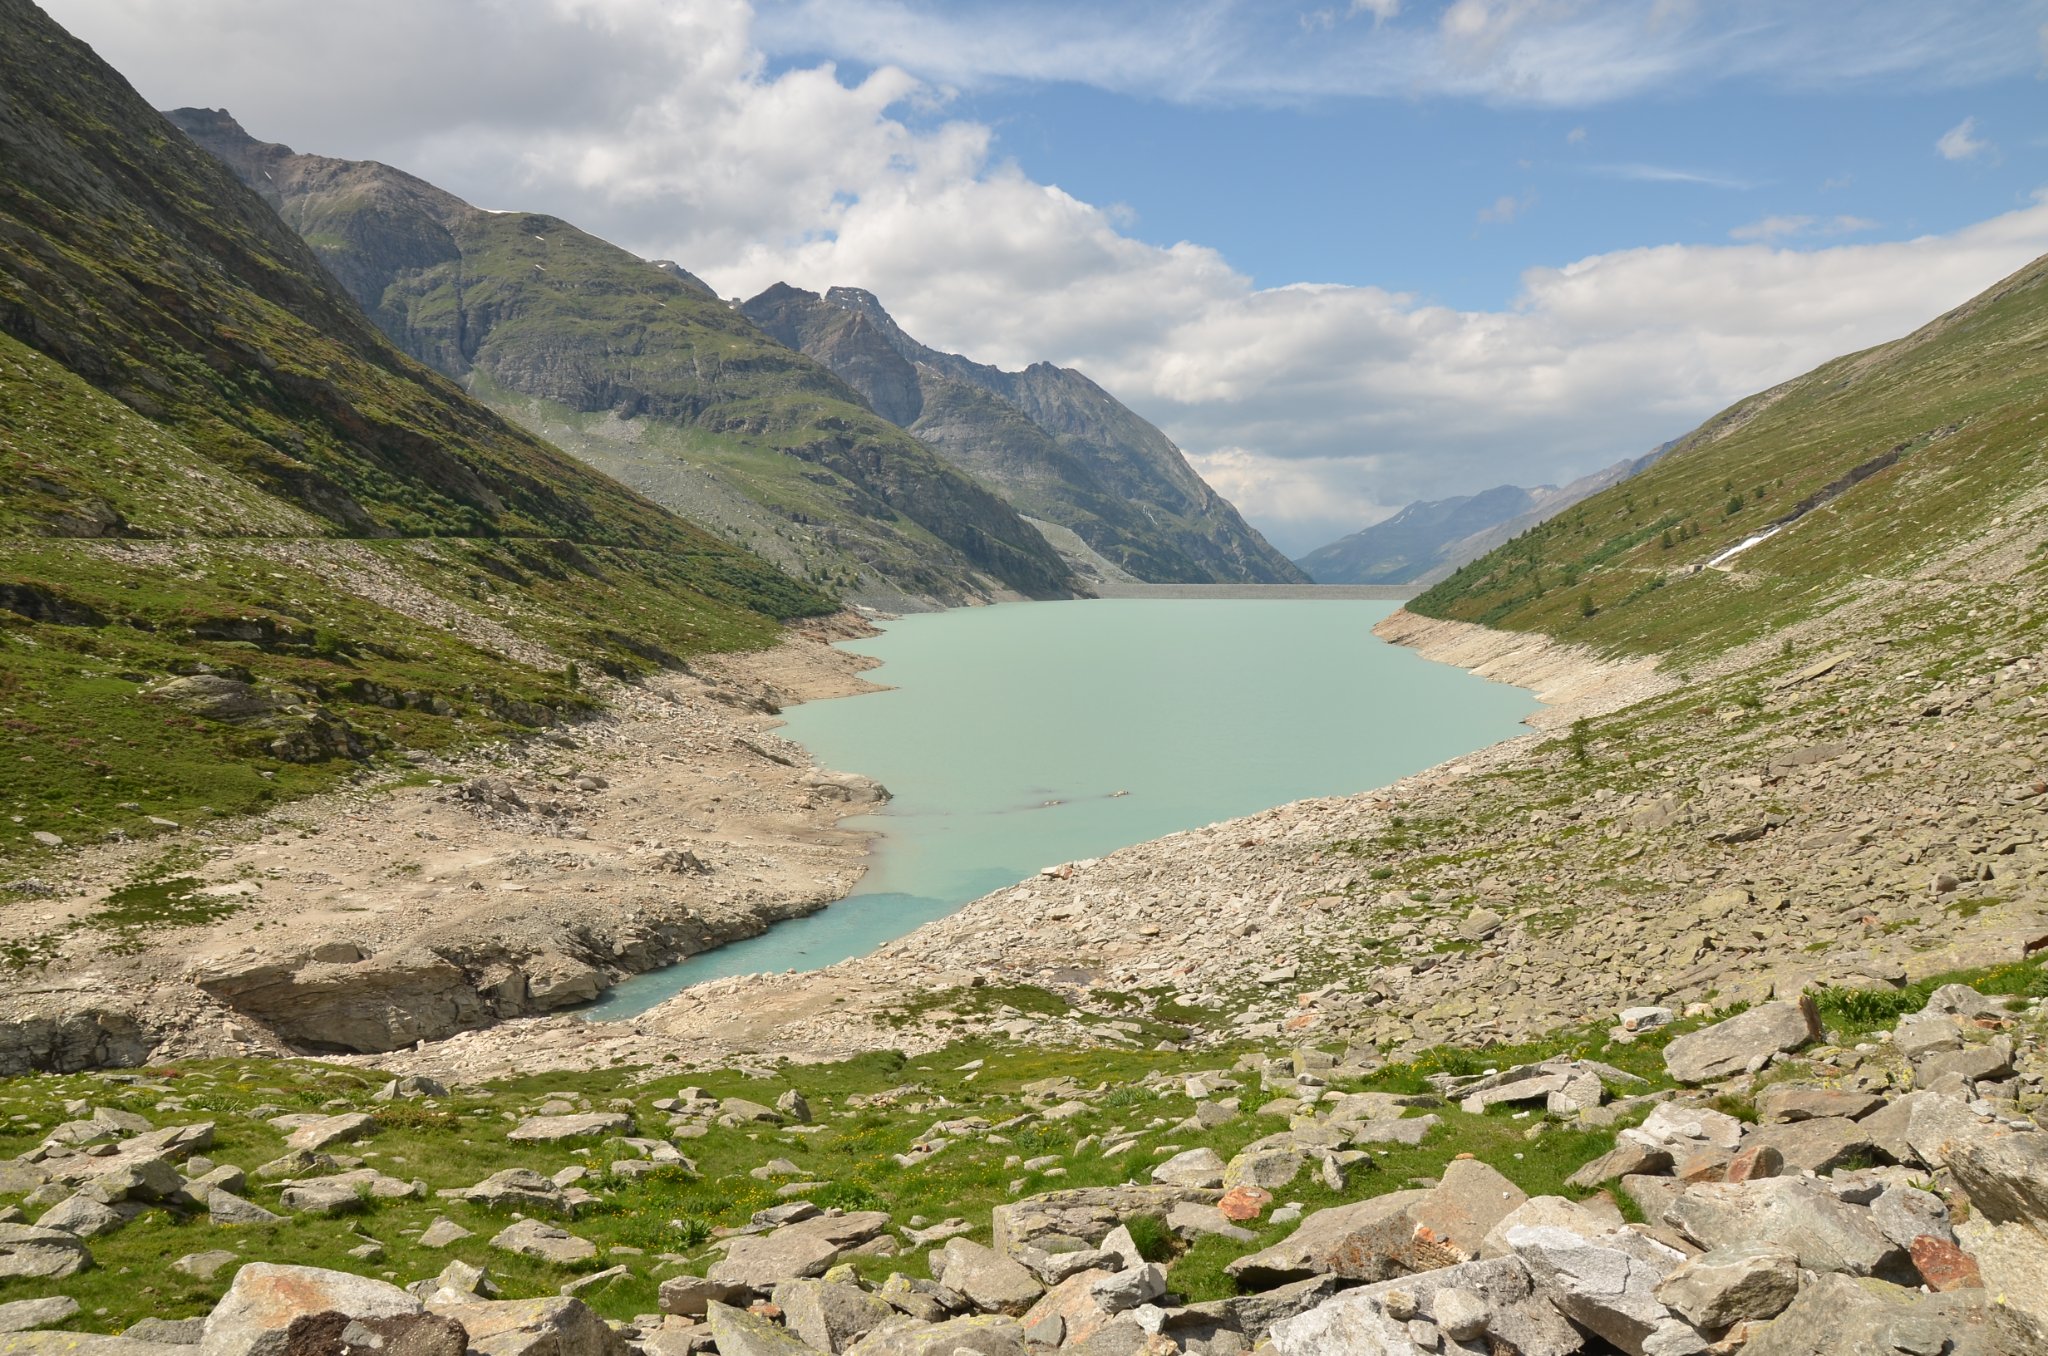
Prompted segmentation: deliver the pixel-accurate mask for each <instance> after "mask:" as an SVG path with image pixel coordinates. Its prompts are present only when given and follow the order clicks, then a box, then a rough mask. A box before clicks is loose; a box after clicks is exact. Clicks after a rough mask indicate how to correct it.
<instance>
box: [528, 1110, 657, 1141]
mask: <svg viewBox="0 0 2048 1356" xmlns="http://www.w3.org/2000/svg"><path fill="white" fill-rule="evenodd" d="M632 1130H633V1118H632V1117H631V1116H628V1115H627V1114H626V1113H625V1112H623V1111H585V1112H580V1113H577V1114H574V1115H569V1116H535V1117H532V1118H531V1119H529V1120H524V1121H521V1122H520V1123H519V1124H518V1125H517V1126H515V1127H514V1128H513V1130H512V1133H511V1134H509V1135H507V1136H505V1138H506V1139H509V1140H513V1141H515V1142H517V1143H521V1144H528V1143H534V1144H553V1143H555V1142H556V1141H558V1140H565V1139H584V1138H588V1137H591V1136H596V1135H625V1134H631V1133H632Z"/></svg>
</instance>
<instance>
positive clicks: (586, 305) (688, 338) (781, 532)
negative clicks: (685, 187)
mask: <svg viewBox="0 0 2048 1356" xmlns="http://www.w3.org/2000/svg"><path fill="white" fill-rule="evenodd" d="M167 116H168V117H169V118H170V119H171V120H172V121H173V122H174V123H176V124H177V125H178V126H179V127H180V128H181V129H182V130H184V132H185V133H186V134H187V135H188V136H190V137H191V138H192V139H193V140H194V141H195V142H197V143H198V144H199V145H201V146H203V147H205V148H206V149H207V150H209V151H211V152H212V153H213V154H215V155H216V156H218V157H220V158H221V159H222V160H223V161H224V162H225V163H227V164H228V165H229V166H230V167H231V168H232V169H234V171H235V172H236V173H237V174H238V175H240V176H241V178H242V180H243V181H244V182H245V183H246V184H248V185H249V186H250V187H252V188H253V189H255V190H256V191H257V192H258V193H260V194H262V195H263V196H264V197H265V198H266V200H268V201H269V202H270V203H271V204H272V205H273V206H274V207H275V208H276V209H277V211H278V212H279V214H280V215H281V216H282V217H283V218H284V219H285V221H286V222H287V223H289V224H290V225H292V226H293V227H294V228H295V229H297V230H298V231H299V232H300V233H301V234H302V235H303V236H304V237H305V239H306V241H307V243H308V244H309V245H310V246H311V247H312V248H313V250H314V252H315V254H316V255H318V256H319V257H320V259H321V260H322V262H323V263H325V264H326V265H327V267H328V268H329V270H330V271H332V272H333V273H334V275H335V276H336V277H337V278H339V279H340V280H341V281H342V283H343V285H344V286H345V287H347V288H348V289H349V291H350V293H351V294H352V295H353V296H354V297H355V298H356V300H357V302H358V303H359V304H361V306H362V307H363V309H364V311H365V312H366V313H367V314H369V315H370V316H371V317H372V318H373V319H374V320H375V321H376V323H377V324H378V325H379V326H380V327H381V328H382V329H383V330H384V331H385V333H386V334H387V335H389V336H390V337H391V338H392V340H393V341H394V342H396V343H397V344H399V345H400V347H402V348H404V349H405V350H406V351H407V352H409V353H411V354H412V355H413V356H415V357H417V358H419V359H420V360H421V361H423V362H426V363H428V364H430V365H431V366H433V367H435V368H437V369H438V370H440V371H441V372H443V373H445V374H446V375H448V376H450V377H452V378H454V379H456V380H458V381H461V382H462V383H464V385H465V386H467V388H468V389H469V390H470V391H471V393H472V394H473V395H475V396H477V397H478V398H479V399H481V400H483V401H484V402H485V403H487V404H489V405H491V406H492V407H493V408H496V409H498V410H499V411H500V412H502V413H504V414H506V415H507V416H508V417H510V418H512V419H514V420H515V421H518V422H520V423H522V424H524V425H526V426H527V427H528V428H530V429H532V430H534V431H536V432H538V433H540V434H542V435H543V436H545V437H547V438H549V439H550V440H551V441H553V442H555V443H557V444H558V445H560V446H562V447H564V448H565V449H567V450H569V451H571V452H573V453H574V454H576V455H577V456H579V457H582V458H583V459H584V460H586V461H588V462H590V463H591V464H592V465H594V466H597V467H599V468H600V469H602V470H604V471H606V472H608V473H610V474H612V475H615V476H617V477H618V478H619V479H621V480H623V481H625V482H626V483H628V484H630V485H633V486H635V487H636V488H638V489H640V490H642V491H643V492H645V493H647V494H648V495H650V496H651V497H653V498H654V499H656V500H657V501H659V502H662V503H664V504H666V505H668V506H669V507H671V508H673V509H675V510H676V511H678V512H680V513H682V514H684V515H685V516H687V517H689V518H691V519H693V520H695V521H698V522H701V523H703V524H705V525H706V526H708V527H710V528H712V529H713V530H714V531H717V532H719V533H720V534H721V535H723V536H725V537H727V538H728V539H729V540H733V541H735V542H738V543H740V544H744V545H746V546H748V547H749V548H750V549H753V550H756V551H758V552H759V553H761V554H762V555H763V556H765V557H766V558H768V559H770V560H772V561H774V562H775V563H777V564H779V565H781V566H782V567H783V568H785V569H787V570H789V571H790V572H792V573H794V574H796V575H798V576H800V577H804V578H807V579H809V580H811V581H812V582H815V583H818V584H821V585H825V586H829V587H833V588H836V589H838V590H839V591H840V592H842V593H843V594H845V595H847V596H849V597H853V598H860V599H865V600H867V601H873V602H879V603H883V604H886V605H895V606H917V605H929V604H931V603H934V602H936V603H956V602H961V601H966V600H969V599H971V598H974V597H978V596H988V595H989V594H990V593H991V592H993V591H997V590H1008V591H1011V592H1015V593H1021V594H1025V595H1027V596H1048V595H1051V594H1057V593H1062V592H1066V591H1069V590H1070V589H1071V588H1073V587H1075V586H1076V581H1075V580H1074V579H1072V578H1070V570H1072V569H1073V568H1074V567H1073V566H1072V565H1070V563H1069V562H1068V561H1066V560H1063V559H1062V557H1061V556H1060V554H1059V553H1058V552H1057V551H1056V550H1055V549H1054V547H1053V546H1052V545H1051V544H1050V543H1049V542H1048V540H1047V539H1046V537H1045V535H1044V534H1043V533H1042V532H1041V531H1039V530H1038V529H1036V528H1034V527H1033V526H1032V525H1031V524H1029V523H1026V522H1025V521H1023V519H1022V518H1021V517H1020V516H1019V512H1020V510H1021V512H1023V513H1025V514H1030V515H1032V516H1033V517H1035V518H1038V519H1040V520H1042V521H1049V522H1051V523H1053V524H1055V525H1056V526H1058V527H1066V528H1071V529H1073V530H1075V531H1077V532H1079V534H1080V536H1081V538H1082V539H1083V540H1084V542H1087V543H1088V544H1089V545H1091V546H1092V545H1093V544H1094V542H1095V541H1096V540H1103V541H1104V542H1105V543H1106V544H1108V545H1110V546H1111V547H1112V553H1111V555H1112V559H1113V560H1114V561H1115V562H1116V563H1117V564H1118V565H1123V564H1124V563H1125V562H1126V561H1128V562H1130V564H1131V565H1132V566H1135V568H1134V569H1132V573H1133V574H1135V575H1137V576H1138V577H1141V578H1147V579H1159V580H1166V581H1178V580H1187V579H1195V580H1206V579H1212V578H1217V579H1234V578H1241V577H1246V575H1245V573H1244V571H1245V568H1246V567H1247V566H1248V567H1249V568H1251V569H1252V570H1254V571H1263V572H1265V573H1270V574H1272V575H1273V576H1274V577H1279V578H1289V579H1292V578H1296V577H1297V576H1296V575H1295V574H1294V572H1293V569H1292V567H1291V566H1290V565H1289V564H1288V562H1287V561H1286V560H1285V559H1284V558H1281V557H1280V556H1278V554H1277V553H1275V552H1273V551H1271V549H1270V548H1269V547H1266V545H1265V543H1264V541H1263V539H1260V538H1258V536H1257V534H1256V533H1253V532H1252V531H1251V530H1250V529H1249V528H1247V527H1246V526H1245V525H1244V524H1243V522H1242V520H1240V519H1239V518H1238V517H1237V515H1236V512H1235V510H1234V509H1232V508H1231V507H1230V506H1229V505H1228V504H1227V503H1225V502H1224V501H1223V500H1221V499H1220V498H1219V497H1217V496H1216V495H1215V494H1214V492H1213V491H1210V490H1209V489H1208V487H1207V486H1206V485H1204V484H1202V482H1201V481H1200V479H1199V478H1198V477H1195V476H1194V475H1193V473H1192V471H1189V470H1188V469H1187V468H1186V466H1185V463H1184V462H1183V461H1182V460H1181V458H1180V456H1179V453H1178V452H1177V451H1176V450H1173V449H1172V445H1171V444H1170V443H1167V442H1166V440H1165V438H1164V435H1161V434H1160V433H1159V432H1158V431H1157V430H1156V429H1153V428H1151V426H1150V425H1147V424H1144V422H1143V421H1142V420H1139V419H1137V417H1136V416H1135V415H1132V414H1130V412H1129V411H1128V410H1125V409H1124V408H1123V407H1122V406H1121V405H1117V404H1116V403H1115V402H1114V401H1113V400H1111V399H1109V397H1108V396H1107V395H1106V394H1105V393H1101V392H1100V391H1099V389H1097V388H1094V387H1093V385H1092V383H1087V385H1088V388H1089V389H1090V390H1091V391H1093V392H1094V393H1095V396H1096V397H1097V399H1096V401H1095V402H1094V403H1095V404H1096V405H1098V406H1101V407H1102V409H1103V411H1104V415H1103V417H1100V418H1098V419H1097V420H1096V421H1095V422H1096V423H1097V424H1101V425H1103V426H1104V427H1105V428H1109V429H1111V430H1113V431H1112V432H1111V433H1110V434H1109V436H1112V437H1115V438H1117V439H1119V440H1120V441H1118V442H1117V443H1116V444H1115V446H1116V447H1117V448H1119V449H1121V448H1123V447H1125V446H1129V447H1132V448H1136V449H1138V455H1140V456H1149V457H1151V458H1153V459H1154V460H1161V459H1162V453H1161V449H1164V451H1165V454H1166V455H1167V456H1170V459H1171V461H1172V462H1173V463H1175V464H1176V465H1177V466H1178V471H1179V474H1178V476H1175V475H1173V474H1171V468H1168V471H1167V473H1166V474H1154V475H1152V476H1151V477H1150V479H1149V481H1148V482H1147V483H1145V484H1143V485H1139V484H1137V483H1135V482H1133V481H1131V480H1130V479H1129V478H1128V477H1126V478H1124V479H1123V480H1121V481H1120V482H1119V484H1121V485H1122V487H1123V488H1124V489H1125V490H1126V491H1128V492H1131V493H1135V494H1136V495H1137V502H1136V503H1129V502H1118V503H1115V504H1104V503H1102V496H1101V493H1100V491H1099V489H1098V482H1099V481H1100V480H1101V479H1102V478H1101V477H1100V476H1099V475H1095V474H1093V473H1092V472H1091V468H1090V467H1089V466H1088V465H1087V464H1086V462H1085V460H1083V459H1081V458H1077V457H1076V456H1075V455H1073V454H1071V453H1067V454H1061V453H1060V452H1059V451H1058V449H1056V448H1055V447H1054V445H1053V443H1052V441H1051V439H1050V438H1049V437H1048V438H1046V439H1041V440H1040V441H1041V442H1043V443H1044V444H1045V445H1044V446H1043V447H1038V446H1033V447H1031V448H1030V451H1031V453H1032V454H1033V455H1035V456H1039V457H1040V459H1041V461H1042V462H1043V468H1042V470H1041V471H1040V473H1039V474H1038V475H1037V476H1036V477H1027V478H1017V477H1012V478H1011V479H1009V480H1004V479H1001V478H994V477H985V476H982V475H979V474H977V472H978V469H979V466H978V465H977V459H976V458H975V457H971V456H970V457H964V458H963V457H962V456H961V455H960V454H959V447H960V445H961V443H962V442H963V441H964V442H966V443H968V444H972V445H974V446H975V447H976V448H977V449H978V448H979V447H980V446H981V445H983V444H987V445H990V446H1001V447H1012V446H1014V445H1015V444H1016V442H1017V438H1016V436H1015V435H1016V434H1017V433H1018V432H1019V429H1018V428H1013V427H1012V425H1013V424H1016V423H1017V422H1018V421H1017V419H1016V416H1015V414H1014V412H1005V411H1001V410H995V409H979V408H978V409H976V410H974V411H972V413H971V414H970V415H969V416H968V417H966V418H965V419H964V420H963V419H955V420H954V421H952V422H951V423H950V424H948V425H947V426H946V427H947V429H948V431H949V432H950V433H951V434H953V435H954V436H953V437H952V438H951V440H950V441H948V442H944V443H938V442H933V441H932V440H924V439H921V438H920V437H916V436H912V434H911V433H910V432H906V431H905V429H904V427H902V425H903V424H904V423H905V422H906V421H905V420H902V419H899V418H896V417H895V416H896V415H897V414H900V413H902V412H903V409H904V406H903V403H902V400H901V398H900V397H899V396H898V395H897V393H895V392H893V391H892V390H891V389H890V388H889V384H888V381H887V380H879V381H878V380H876V379H874V378H873V377H871V376H870V375H869V374H868V373H866V372H865V371H863V370H862V368H861V367H860V365H859V363H858V361H855V362H853V363H851V364H846V363H842V362H831V361H818V360H817V356H818V355H815V354H812V353H810V352H808V351H805V349H804V345H803V344H802V343H801V342H791V339H793V338H795V337H796V336H794V335H787V334H784V333H764V332H763V330H762V329H761V328H759V327H757V325H756V324H755V318H754V316H753V314H752V312H751V311H750V310H748V311H743V310H741V309H736V308H734V307H732V306H730V305H728V304H727V303H725V302H723V301H721V300H719V299H718V298H717V297H716V296H715V295H714V294H713V293H712V291H711V289H710V288H709V287H707V286H705V285H704V284H703V283H702V282H701V281H700V280H698V279H697V278H696V277H694V276H693V275H692V274H690V273H689V272H688V271H687V270H685V269H684V268H682V267H681V266H680V265H678V264H675V263H673V262H671V261H665V260H661V261H650V260H646V259H642V258H639V257H638V256H635V255H632V254H630V253H628V252H626V251H624V250H621V249H619V248H618V247H616V246H614V245H611V244H609V243H607V242H605V241H603V240H600V239H598V238H596V237H595V236H591V235H589V234H588V233H586V232H583V231H581V230H578V229H577V228H576V227H574V226H573V225H571V224H569V223H567V222H564V221H561V220H559V219H558V218H554V217H550V216H545V215H540V214H534V213H522V212H495V211H487V210H484V209H480V208H477V207H473V206H471V205H470V204H468V203H466V202H463V201H462V200H461V199H459V198H457V197H455V196H454V195H452V194H449V193H447V192H445V191H443V190H441V189H439V188H437V187H435V186H434V185H432V184H429V183H426V182H425V181H423V180H420V179H418V178H415V177H414V176H412V175H408V174H406V173H404V172H403V171H400V170H396V169H393V168H391V167H390V166H387V165H382V164H379V163H376V162H374V161H351V160H337V159H332V158H330V157H325V156H318V155H303V154H299V153H297V152H294V151H293V150H291V149H290V148H288V147H285V146H281V145H278V144H276V143H271V142H263V141H259V140H257V139H255V138H254V137H251V136H250V135H249V134H248V133H247V132H246V131H244V130H243V129H242V127H241V126H240V125H239V124H238V123H236V121H235V120H234V119H233V118H232V117H231V116H230V115H228V114H227V113H226V112H225V111H222V110H209V109H189V108H188V109H177V110H173V111H172V112H170V113H169V114H167ZM874 309H875V310H876V312H877V313H879V311H880V308H879V306H877V307H875V308H874ZM890 328H892V329H893V326H891V327H890ZM1070 375H1071V377H1072V378H1073V379H1077V380H1078V381H1080V382H1083V383H1085V382H1086V379H1085V378H1081V377H1079V374H1070ZM911 384H912V385H913V386H914V385H915V383H914V381H913V382H912V383H911ZM1068 403H1070V404H1072V403H1074V402H1071V401H1070V402H1068ZM979 464H980V465H982V466H986V465H996V464H1003V465H1012V466H1013V465H1014V464H1015V457H1014V456H1011V457H1009V458H1007V459H1006V458H1004V457H1003V456H1002V455H1000V454H996V453H991V454H990V455H987V456H982V457H980V458H979ZM1027 479H1028V480H1031V481H1032V482H1033V484H1032V485H1026V484H1025V480H1027ZM1047 481H1053V482H1061V483H1064V482H1069V481H1071V482H1072V483H1073V488H1072V489H1071V490H1070V491H1067V492H1064V493H1057V492H1055V493H1046V492H1041V490H1040V489H1038V488H1037V487H1040V486H1043V485H1044V483H1045V482H1047ZM1190 482H1191V483H1190ZM1014 491H1021V492H1014ZM1147 495H1151V496H1153V498H1147V497H1146V496H1147ZM1154 499H1156V500H1157V502H1154ZM1070 501H1071V502H1072V503H1073V504H1075V505H1076V506H1077V507H1078V506H1081V505H1093V506H1094V507H1095V512H1089V511H1088V510H1087V509H1086V508H1078V511H1070V509H1069V503H1070ZM1190 512H1192V514H1193V515H1194V516H1196V517H1198V518H1202V519H1204V520H1205V521H1204V522H1203V523H1202V524H1201V528H1205V529H1207V530H1208V531H1210V532H1211V533H1212V534H1213V535H1215V536H1216V537H1218V538H1219V539H1220V541H1221V543H1222V544H1221V545H1220V546H1218V547H1216V548H1214V549H1211V550H1210V551H1209V552H1208V558H1209V560H1210V561H1213V562H1214V563H1213V565H1211V564H1209V563H1207V562H1205V561H1204V560H1203V559H1202V558H1201V557H1199V556H1196V555H1192V554H1190V553H1188V552H1186V551H1182V550H1178V549H1176V546H1175V544H1174V543H1173V542H1172V541H1171V540H1170V536H1171V532H1172V531H1173V530H1177V529H1181V528H1182V526H1183V523H1184V520H1185V519H1186V518H1187V517H1188V515H1189V514H1190ZM1100 514H1109V515H1111V516H1113V517H1117V519H1118V521H1119V523H1120V525H1121V526H1122V527H1123V529H1124V531H1123V534H1122V536H1121V537H1119V538H1116V539H1115V540H1110V539H1109V538H1108V537H1106V536H1104V535H1103V534H1101V533H1097V532H1095V531H1094V530H1093V527H1092V524H1093V522H1094V521H1095V518H1096V517H1097V516H1099V515H1100ZM1147 515H1150V516H1152V517H1156V518H1158V519H1159V520H1160V521H1161V522H1162V523H1164V524H1166V527H1165V528H1153V527H1151V526H1150V524H1149V522H1148V519H1147ZM1197 535H1199V530H1198V532H1197ZM1155 539H1157V540H1155ZM1075 556H1076V558H1077V559H1079V560H1082V561H1083V562H1084V563H1083V566H1082V568H1083V569H1084V570H1095V569H1096V568H1097V567H1096V564H1095V562H1094V561H1093V560H1092V558H1090V557H1091V556H1092V553H1091V552H1088V551H1079V552H1076V553H1075ZM1237 561H1243V562H1245V565H1237V564H1235V562H1237ZM1233 571H1234V572H1233ZM1258 577H1264V574H1260V575H1259V576H1258Z"/></svg>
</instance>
